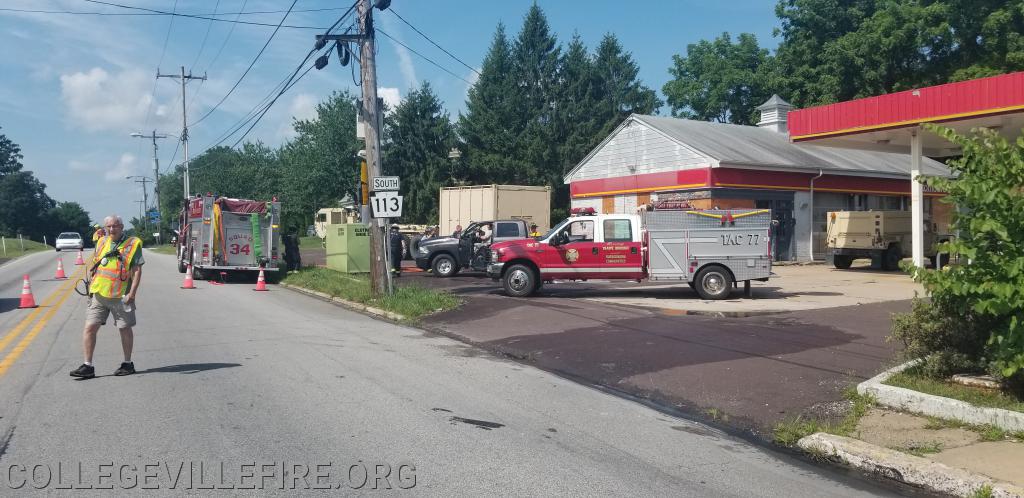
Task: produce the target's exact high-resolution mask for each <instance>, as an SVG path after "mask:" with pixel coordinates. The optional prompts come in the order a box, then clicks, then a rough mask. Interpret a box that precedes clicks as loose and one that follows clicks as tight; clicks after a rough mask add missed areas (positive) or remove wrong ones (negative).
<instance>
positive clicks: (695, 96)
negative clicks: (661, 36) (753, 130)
mask: <svg viewBox="0 0 1024 498" xmlns="http://www.w3.org/2000/svg"><path fill="white" fill-rule="evenodd" d="M672 61H673V65H672V67H670V68H669V73H670V74H671V75H672V77H673V79H672V80H671V81H669V82H668V83H666V84H665V86H664V87H663V88H662V91H663V92H664V93H665V96H666V97H667V99H668V104H669V105H670V106H671V107H672V114H673V115H674V116H678V117H682V118H687V119H701V120H708V121H718V122H720V123H734V124H752V123H754V122H755V121H756V110H755V108H756V107H757V106H758V105H761V104H763V103H764V102H765V101H766V100H768V98H769V97H770V96H771V94H772V89H771V88H769V87H768V85H767V83H768V78H767V76H766V71H767V70H768V68H769V67H770V63H771V58H770V56H769V54H768V51H767V50H765V49H762V48H760V47H759V46H758V44H757V38H756V37H755V36H754V35H752V34H749V33H743V34H741V35H740V36H739V38H738V39H737V40H736V43H733V42H732V38H731V37H730V36H729V33H723V34H722V35H721V36H719V37H718V38H716V39H715V40H714V41H710V42H709V41H707V40H702V41H700V42H699V43H696V44H691V45H689V46H688V47H687V48H686V57H683V56H680V55H674V56H672Z"/></svg>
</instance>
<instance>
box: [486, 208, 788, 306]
mask: <svg viewBox="0 0 1024 498" xmlns="http://www.w3.org/2000/svg"><path fill="white" fill-rule="evenodd" d="M573 214H574V216H572V217H570V218H568V219H566V220H565V221H563V222H562V223H560V224H558V225H557V226H555V227H554V228H552V229H551V231H549V232H548V233H547V234H546V235H544V236H543V237H541V238H540V239H537V240H534V239H520V240H513V241H508V242H500V243H496V244H494V245H492V246H491V256H490V258H489V259H490V261H491V263H490V264H489V265H488V267H487V275H488V276H490V277H491V278H492V279H494V280H495V281H501V283H502V287H503V288H504V290H505V293H506V294H508V295H509V296H513V297H526V296H530V295H532V294H534V293H535V292H537V291H538V290H540V288H541V286H542V285H544V283H550V282H554V281H556V280H592V279H600V280H635V281H638V282H639V281H643V280H649V281H665V282H686V283H688V284H689V285H690V287H691V288H693V290H695V291H696V292H697V294H699V295H700V297H701V298H703V299H708V300H710V299H726V298H728V297H729V294H730V293H731V292H732V287H733V284H734V283H735V282H744V290H745V291H746V292H747V293H748V294H749V292H750V281H751V280H761V281H767V280H768V277H769V276H770V275H771V259H772V258H771V241H770V237H771V232H770V227H771V211H770V210H767V209H741V210H706V211H703V210H693V209H667V210H652V211H648V212H645V213H643V214H641V215H625V214H600V215H599V214H594V212H593V210H591V209H576V210H574V213H573Z"/></svg>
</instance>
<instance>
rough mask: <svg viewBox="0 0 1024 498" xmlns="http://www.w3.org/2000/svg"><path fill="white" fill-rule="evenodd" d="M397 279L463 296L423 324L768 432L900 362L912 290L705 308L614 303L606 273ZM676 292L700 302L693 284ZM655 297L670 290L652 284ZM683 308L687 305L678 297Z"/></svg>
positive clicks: (825, 406) (831, 403) (838, 411)
mask: <svg viewBox="0 0 1024 498" xmlns="http://www.w3.org/2000/svg"><path fill="white" fill-rule="evenodd" d="M401 283H402V284H404V285H409V284H419V285H423V286H428V287H434V288H441V289H447V290H449V291H451V292H453V293H455V294H459V295H462V296H464V297H465V298H466V302H465V304H463V306H461V307H459V308H458V309H455V310H452V311H449V312H446V313H441V314H437V315H433V316H430V317H427V318H426V319H425V320H424V326H426V327H427V328H429V329H431V330H435V331H438V332H440V333H443V334H445V335H449V336H453V337H456V338H459V339H461V340H464V341H466V342H469V343H471V344H475V345H478V346H480V347H483V348H486V349H488V350H491V351H493V352H497V353H500V354H504V355H507V356H510V357H513V358H517V359H520V360H522V361H524V362H527V363H530V364H533V365H536V366H538V367H541V368H544V369H546V370H549V371H552V372H556V373H558V374H560V375H564V376H566V377H569V378H574V379H579V380H581V381H583V382H589V383H593V384H596V385H600V386H604V387H606V388H608V389H612V390H615V391H618V392H621V393H624V394H627V395H631V396H636V397H639V398H642V399H645V400H649V401H652V402H654V403H657V404H659V405H660V406H663V407H666V408H667V409H670V410H679V411H681V412H684V413H687V414H689V415H690V416H693V417H697V418H703V419H707V420H709V421H713V422H716V423H719V424H722V425H723V426H727V427H729V428H735V429H739V430H741V431H743V432H745V433H748V434H752V435H754V436H756V437H759V438H761V439H764V440H770V439H771V431H772V428H773V427H774V426H775V424H776V423H778V422H780V421H782V420H786V419H792V418H796V417H815V418H826V419H827V418H830V417H834V418H839V417H841V416H842V415H843V414H844V409H843V407H844V406H845V404H844V403H843V401H842V393H843V391H844V390H845V389H846V388H848V387H849V386H851V385H854V384H856V383H859V382H861V381H863V380H865V379H867V378H869V377H871V376H873V375H875V374H877V373H878V372H879V371H881V370H884V369H885V368H887V367H889V366H892V364H893V362H894V361H895V358H896V355H895V353H896V350H897V345H896V344H893V343H891V342H888V341H886V337H887V336H888V335H889V326H890V322H891V315H892V313H898V312H905V311H908V310H909V309H910V301H906V300H903V301H887V302H881V303H871V304H864V305H859V306H846V307H836V308H828V309H819V310H803V311H794V312H785V313H757V312H753V313H731V314H730V313H717V312H716V313H698V314H693V313H691V312H687V311H680V310H678V309H674V308H667V307H666V308H662V309H658V308H653V307H636V306H627V305H618V304H613V303H611V302H608V300H607V299H603V300H602V301H600V302H599V301H596V300H594V299H593V297H594V296H601V297H608V296H614V295H616V292H628V293H634V294H635V293H637V292H640V291H642V289H643V287H642V286H636V288H635V289H631V290H629V291H616V290H614V289H612V287H614V286H611V285H609V284H607V283H601V282H576V283H568V282H567V283H558V284H554V285H545V286H544V288H543V290H542V291H541V292H540V294H539V295H537V296H534V297H529V298H511V297H508V296H506V295H505V294H504V293H503V292H502V291H501V288H500V285H499V284H497V283H495V282H492V281H491V280H490V279H488V278H486V277H485V276H482V275H480V274H473V273H466V274H460V275H459V276H457V277H454V278H447V279H442V278H435V277H433V276H432V275H430V274H428V273H415V272H409V273H406V274H405V275H404V276H403V277H402V279H401ZM679 287H680V288H678V289H677V291H676V293H675V294H674V295H672V297H671V299H674V300H676V301H680V302H681V303H686V302H687V301H697V298H696V297H695V296H694V293H693V292H692V291H691V290H690V289H689V288H687V287H686V286H685V285H682V286H679ZM654 288H655V291H654V292H655V293H656V295H657V299H667V297H666V296H667V295H668V294H669V293H668V292H667V291H666V290H665V289H663V288H661V286H655V287H654ZM682 307H683V308H685V307H686V306H682Z"/></svg>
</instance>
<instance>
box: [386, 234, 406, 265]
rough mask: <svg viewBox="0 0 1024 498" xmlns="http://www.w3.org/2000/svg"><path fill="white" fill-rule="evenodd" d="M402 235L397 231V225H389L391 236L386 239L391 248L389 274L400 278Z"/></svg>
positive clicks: (402, 254)
mask: <svg viewBox="0 0 1024 498" xmlns="http://www.w3.org/2000/svg"><path fill="white" fill-rule="evenodd" d="M402 241H403V239H402V233H401V232H399V231H398V225H391V235H390V236H389V237H388V244H390V246H391V274H392V275H394V276H396V277H400V276H402V257H403V256H405V254H404V252H405V251H403V250H402Z"/></svg>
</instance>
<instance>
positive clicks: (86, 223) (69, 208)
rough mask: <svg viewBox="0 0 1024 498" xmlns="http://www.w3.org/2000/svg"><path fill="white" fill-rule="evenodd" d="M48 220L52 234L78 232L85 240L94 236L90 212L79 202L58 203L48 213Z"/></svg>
mask: <svg viewBox="0 0 1024 498" xmlns="http://www.w3.org/2000/svg"><path fill="white" fill-rule="evenodd" d="M47 218H48V224H49V226H50V233H54V234H56V233H59V232H78V233H79V234H81V235H82V238H84V239H88V238H89V236H90V235H92V229H91V228H90V226H91V225H92V223H91V221H90V220H91V219H90V218H89V212H88V211H86V210H85V209H82V206H81V205H80V204H79V203H77V202H58V203H57V205H56V206H55V207H53V208H51V209H50V211H49V213H47Z"/></svg>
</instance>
